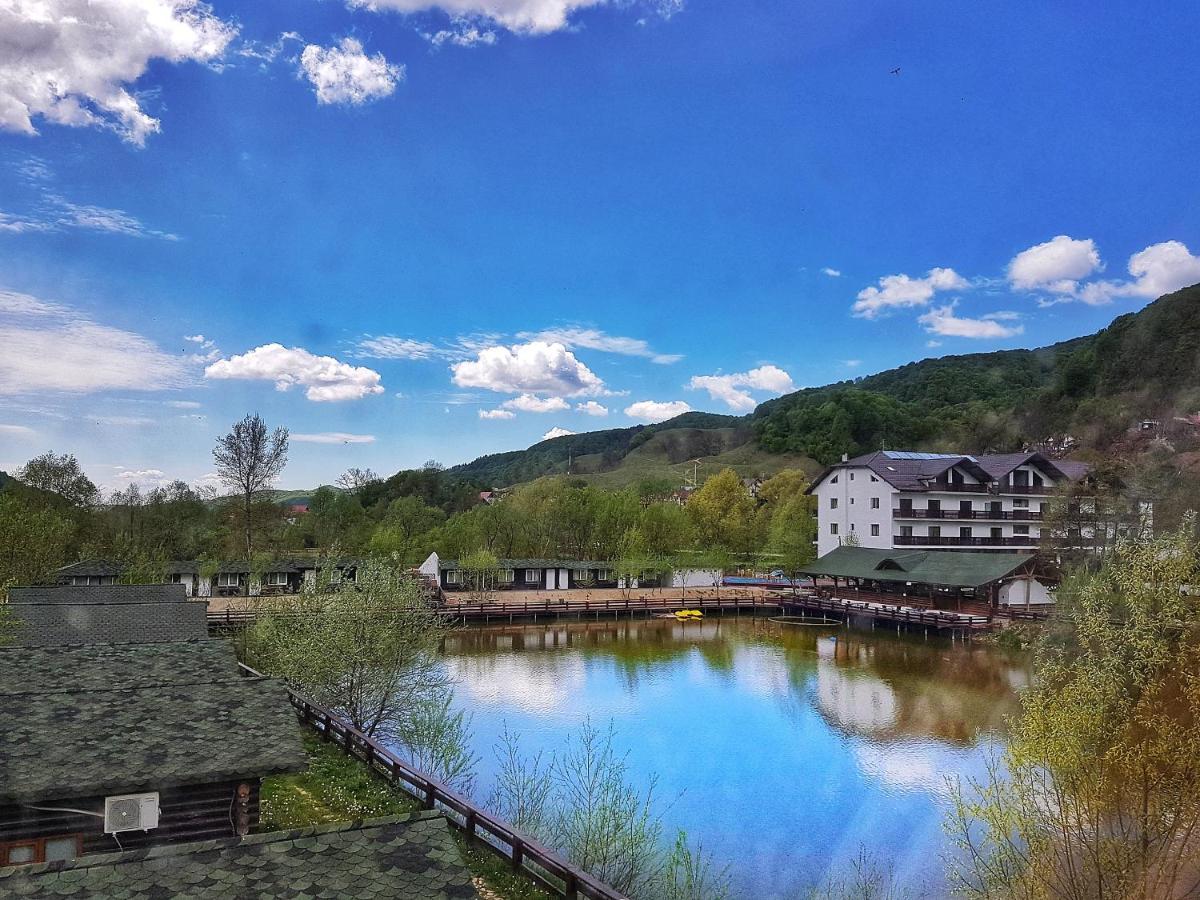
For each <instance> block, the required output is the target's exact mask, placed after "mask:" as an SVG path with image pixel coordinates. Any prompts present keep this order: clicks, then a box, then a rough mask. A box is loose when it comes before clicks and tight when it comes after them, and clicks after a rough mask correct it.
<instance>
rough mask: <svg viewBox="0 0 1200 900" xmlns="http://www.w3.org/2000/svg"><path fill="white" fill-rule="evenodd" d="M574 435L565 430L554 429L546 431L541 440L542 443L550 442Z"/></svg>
mask: <svg viewBox="0 0 1200 900" xmlns="http://www.w3.org/2000/svg"><path fill="white" fill-rule="evenodd" d="M574 433H575V432H573V431H567V429H565V428H558V427H555V428H551V429H550V430H549V431H547V432H546V433H545V434H543V435H542V440H543V441H551V440H554V438H560V437H566V436H567V435H568V434H574Z"/></svg>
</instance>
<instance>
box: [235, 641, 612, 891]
mask: <svg viewBox="0 0 1200 900" xmlns="http://www.w3.org/2000/svg"><path fill="white" fill-rule="evenodd" d="M240 668H241V670H242V672H243V673H245V674H247V675H252V676H258V677H262V673H260V672H256V671H255V670H254V669H252V668H250V667H249V666H247V665H241V666H240ZM288 696H289V698H290V699H291V701H292V706H293V707H295V709H296V715H297V716H298V717H299V719H300V721H301V722H303V723H304V724H305V725H307V726H309V727H310V728H312V729H313V730H314V731H316V732H317V734H318V735H320V736H321V738H322V739H323V740H325V741H328V742H329V743H331V744H334V745H336V746H337V747H339V748H341V749H342V750H343V751H344V752H345V753H346V754H347V755H349V756H352V757H354V758H355V759H357V760H360V761H361V762H363V763H365V764H366V765H367V766H369V767H370V768H371V769H373V770H374V771H375V772H377V773H378V774H380V775H382V776H383V777H384V778H385V779H387V781H388V782H389V783H390V784H392V785H393V786H394V787H396V788H397V789H398V790H400V791H401V792H402V793H404V794H405V795H407V796H409V797H411V798H412V799H413V800H416V801H417V802H418V803H420V804H421V806H422V807H424V808H425V809H439V810H441V811H442V812H444V813H445V814H446V819H447V820H448V821H449V822H450V824H451V825H453V826H455V827H456V828H458V829H459V830H461V831H463V832H465V833H466V835H467V838H468V839H469V840H471V841H473V842H477V843H479V844H481V845H482V846H484V847H486V848H487V849H488V850H491V851H492V852H493V853H496V854H497V855H498V856H501V857H502V858H504V859H506V860H508V862H509V864H510V865H511V866H512V867H513V869H514V870H515V871H518V872H521V873H522V874H524V875H525V876H527V877H528V878H530V879H531V880H533V881H534V882H536V883H537V884H539V885H541V886H542V887H544V888H545V889H546V890H548V891H550V893H552V894H554V895H556V896H559V897H565V898H567V900H578V898H581V897H582V898H587V900H628V898H626V896H625V895H624V894H622V893H621V892H620V891H618V890H616V889H615V888H612V887H609V886H608V885H607V884H605V883H604V882H602V881H600V880H599V879H597V878H594V877H593V876H591V875H589V874H588V873H587V872H584V871H583V870H581V869H579V868H576V867H575V866H574V865H572V864H571V863H569V862H567V860H565V859H563V858H562V857H561V856H560V855H559V854H557V853H555V852H554V851H553V850H550V849H548V848H547V847H544V846H542V845H541V844H539V843H538V842H537V841H535V840H534V839H533V838H531V837H528V836H527V835H524V834H522V833H521V832H519V831H517V830H516V829H515V828H513V827H512V826H511V825H509V824H507V823H506V822H503V821H501V820H500V819H497V818H496V817H495V816H493V815H492V814H491V813H489V812H487V811H486V810H483V809H481V808H480V807H478V806H476V805H475V803H473V802H472V801H471V800H469V799H467V798H466V797H464V796H462V795H461V794H459V793H458V792H457V791H454V790H452V789H451V788H449V787H447V786H446V785H444V784H442V783H441V782H439V781H436V780H435V779H433V778H430V777H429V776H428V775H425V774H423V773H421V772H419V771H417V770H416V769H414V768H413V767H412V766H410V765H409V764H408V763H406V762H405V761H404V760H402V759H400V758H399V757H398V756H396V755H395V754H394V753H392V751H390V750H389V749H387V748H386V747H384V746H383V745H382V744H380V743H379V742H378V741H376V740H375V739H374V738H370V737H367V735H365V734H363V733H362V732H361V731H359V730H358V729H357V728H355V727H354V726H353V725H350V724H349V723H347V722H344V721H342V720H341V719H340V718H338V717H337V716H335V715H334V714H333V713H331V712H329V711H328V710H326V709H324V708H322V707H320V706H318V705H317V704H315V703H313V702H311V701H310V700H307V699H305V698H304V697H302V696H300V695H299V694H297V693H296V692H295V691H294V690H292V689H291V688H290V687H289V688H288Z"/></svg>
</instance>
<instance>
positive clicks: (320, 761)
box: [261, 732, 551, 900]
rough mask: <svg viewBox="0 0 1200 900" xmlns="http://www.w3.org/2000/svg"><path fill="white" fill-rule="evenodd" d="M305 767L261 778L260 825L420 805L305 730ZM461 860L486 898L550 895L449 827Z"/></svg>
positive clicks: (531, 899) (537, 899)
mask: <svg viewBox="0 0 1200 900" xmlns="http://www.w3.org/2000/svg"><path fill="white" fill-rule="evenodd" d="M304 751H305V753H306V754H307V755H308V769H307V770H306V771H304V772H302V773H300V774H298V775H273V776H271V777H270V778H266V779H264V780H263V784H262V795H261V820H262V830H264V831H281V830H285V829H289V828H305V827H308V826H311V825H327V824H331V823H333V822H351V821H354V820H355V819H370V818H375V817H377V816H396V815H406V814H408V813H413V812H417V811H418V810H419V809H420V808H421V806H420V804H419V803H417V802H416V801H415V800H413V799H412V798H410V797H409V796H408V795H407V794H404V793H402V792H401V791H399V790H397V789H396V788H394V787H393V786H392V785H390V784H389V783H388V782H387V781H386V780H384V779H383V778H382V777H381V776H380V775H378V774H377V773H375V772H373V771H372V770H371V769H369V768H367V766H366V765H364V764H363V763H362V762H360V761H359V760H357V759H353V758H352V757H349V756H347V755H346V754H345V753H343V752H342V751H341V750H339V749H338V748H337V747H333V746H331V745H329V744H326V743H325V742H324V741H322V740H320V739H319V738H318V737H317V736H316V735H314V734H312V733H311V732H305V734H304ZM452 831H453V833H454V837H455V841H456V842H457V843H458V846H459V849H460V850H461V851H462V855H463V861H464V862H465V863H466V865H467V868H468V869H470V871H471V874H472V875H474V876H475V879H476V886H477V888H478V889H479V893H480V896H481V897H483V898H485V900H545V898H547V897H549V896H551V895H550V894H548V893H546V892H545V891H543V890H541V889H540V888H538V887H537V886H536V885H535V884H534V883H533V882H532V881H531V880H530V879H529V878H527V877H525V876H523V875H520V874H518V873H516V872H513V871H512V868H511V866H510V865H509V864H508V863H507V862H506V861H505V860H503V859H501V858H500V857H499V856H497V855H496V854H494V853H492V852H491V851H490V850H486V849H483V848H481V847H477V846H473V845H471V844H470V843H469V842H468V841H467V838H466V835H464V834H463V833H462V832H460V831H458V830H457V829H452Z"/></svg>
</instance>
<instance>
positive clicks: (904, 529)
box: [900, 525, 913, 538]
mask: <svg viewBox="0 0 1200 900" xmlns="http://www.w3.org/2000/svg"><path fill="white" fill-rule="evenodd" d="M912 536H913V535H912V526H911V525H901V526H900V537H906V538H909V537H912Z"/></svg>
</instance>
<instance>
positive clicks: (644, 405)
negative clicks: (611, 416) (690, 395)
mask: <svg viewBox="0 0 1200 900" xmlns="http://www.w3.org/2000/svg"><path fill="white" fill-rule="evenodd" d="M691 410H692V408H691V407H690V406H688V405H687V402H686V401H684V400H666V401H662V400H639V401H637V402H636V403H631V404H629V406H627V407H625V415H627V416H629V417H630V418H632V419H645V420H646V421H647V422H664V421H666V420H667V419H673V418H675V417H676V416H681V415H683V414H684V413H685V412H691Z"/></svg>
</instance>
